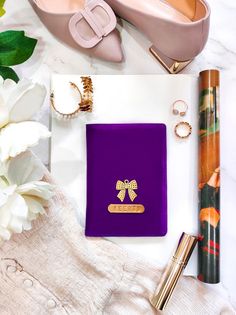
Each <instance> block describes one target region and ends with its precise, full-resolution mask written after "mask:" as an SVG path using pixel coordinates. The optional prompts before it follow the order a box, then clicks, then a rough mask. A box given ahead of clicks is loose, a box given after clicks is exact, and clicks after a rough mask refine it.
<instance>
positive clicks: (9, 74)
mask: <svg viewBox="0 0 236 315" xmlns="http://www.w3.org/2000/svg"><path fill="white" fill-rule="evenodd" d="M0 76H2V77H3V79H4V80H6V79H12V80H13V81H15V82H18V81H19V78H18V75H17V74H16V73H15V71H14V70H13V69H12V68H9V67H2V66H0Z"/></svg>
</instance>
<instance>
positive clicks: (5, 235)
mask: <svg viewBox="0 0 236 315" xmlns="http://www.w3.org/2000/svg"><path fill="white" fill-rule="evenodd" d="M11 235H12V233H11V231H9V230H8V229H6V228H4V227H2V226H1V225H0V240H1V239H2V240H4V241H9V240H10V238H11Z"/></svg>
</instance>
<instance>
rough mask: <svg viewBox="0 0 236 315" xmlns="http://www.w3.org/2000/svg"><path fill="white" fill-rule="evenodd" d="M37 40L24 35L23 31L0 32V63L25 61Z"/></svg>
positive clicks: (10, 63)
mask: <svg viewBox="0 0 236 315" xmlns="http://www.w3.org/2000/svg"><path fill="white" fill-rule="evenodd" d="M36 44H37V40H36V39H34V38H30V37H27V36H25V32H24V31H5V32H2V33H0V65H1V66H14V65H18V64H20V63H23V62H25V61H26V60H27V59H29V58H30V56H31V55H32V54H33V52H34V48H35V46H36Z"/></svg>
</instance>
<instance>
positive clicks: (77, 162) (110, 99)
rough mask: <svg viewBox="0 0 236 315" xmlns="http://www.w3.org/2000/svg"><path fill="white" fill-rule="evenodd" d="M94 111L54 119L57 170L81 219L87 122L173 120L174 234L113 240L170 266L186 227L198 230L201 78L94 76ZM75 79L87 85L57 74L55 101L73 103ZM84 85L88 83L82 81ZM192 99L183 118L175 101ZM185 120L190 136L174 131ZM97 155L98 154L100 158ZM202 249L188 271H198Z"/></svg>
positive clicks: (54, 172)
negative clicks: (175, 110) (181, 136)
mask: <svg viewBox="0 0 236 315" xmlns="http://www.w3.org/2000/svg"><path fill="white" fill-rule="evenodd" d="M92 79H93V83H94V111H93V113H92V114H82V115H81V116H79V117H78V118H76V119H74V120H71V121H66V122H64V121H58V120H57V119H56V118H52V145H51V171H52V175H53V176H54V177H55V179H56V180H57V182H58V183H59V184H60V185H61V186H62V188H63V189H64V190H65V191H66V192H67V194H68V195H69V196H70V197H71V199H72V200H73V201H74V203H75V204H76V206H77V208H78V218H79V222H80V224H82V225H83V226H84V223H85V213H86V136H85V125H86V123H134V122H140V123H145V122H146V123H147V122H155V123H157V122H160V123H165V124H166V125H167V135H168V136H167V137H168V164H167V165H168V234H167V235H166V237H164V238H112V241H114V242H116V243H117V244H119V245H121V246H123V247H124V248H126V249H128V250H132V251H134V252H136V253H138V254H140V255H143V256H145V257H146V258H147V259H149V260H152V261H155V262H156V263H158V264H159V265H161V266H164V265H165V264H166V263H167V261H168V259H169V258H170V255H171V254H172V253H173V251H174V250H175V247H176V245H177V242H178V239H179V237H180V235H181V233H182V232H183V231H185V232H187V233H193V234H197V230H198V228H197V226H198V202H197V178H198V172H197V160H198V159H197V142H198V137H197V133H198V126H197V121H198V119H197V113H198V78H197V77H196V76H190V75H176V76H175V75H145V76H144V75H135V76H133V75H127V76H126V75H121V76H117V75H114V76H110V75H104V76H92ZM69 81H72V82H75V83H77V84H78V85H79V86H81V82H80V81H81V80H80V76H75V75H68V76H67V75H53V77H52V90H53V91H54V94H55V103H56V104H60V106H65V108H68V107H73V106H74V104H75V95H74V94H73V93H72V92H71V90H70V86H69ZM81 87H82V86H81ZM177 99H182V100H184V101H185V102H187V104H188V106H189V110H188V112H187V115H186V116H185V117H183V118H182V119H181V118H180V117H176V116H174V115H173V114H172V103H173V102H174V101H176V100H177ZM181 120H185V121H188V122H189V123H190V124H191V125H192V127H193V133H192V135H191V136H190V138H189V139H188V140H179V139H177V138H176V137H175V135H174V126H175V125H176V123H177V122H179V121H181ZM94 158H95V159H96V156H95V157H94ZM196 266H197V251H195V252H194V254H193V256H192V258H191V260H190V263H189V265H188V267H187V269H186V272H185V274H188V275H196V272H197V271H196Z"/></svg>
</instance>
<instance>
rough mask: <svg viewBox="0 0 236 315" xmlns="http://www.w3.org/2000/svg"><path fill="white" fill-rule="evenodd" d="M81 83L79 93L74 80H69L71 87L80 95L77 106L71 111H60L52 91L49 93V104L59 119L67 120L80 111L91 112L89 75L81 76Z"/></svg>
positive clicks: (91, 88) (91, 94)
mask: <svg viewBox="0 0 236 315" xmlns="http://www.w3.org/2000/svg"><path fill="white" fill-rule="evenodd" d="M81 81H82V84H83V94H82V93H81V91H80V89H79V87H78V86H77V85H76V84H75V83H74V82H69V84H70V86H71V88H73V89H74V90H76V91H77V92H78V93H79V95H80V99H81V101H80V103H79V104H78V108H76V110H75V111H73V112H71V113H62V112H61V111H59V110H58V109H57V108H56V105H55V101H54V98H55V96H54V92H52V93H51V95H50V101H51V106H52V108H53V110H54V112H55V113H56V116H57V117H58V118H59V119H64V120H69V119H73V118H76V117H77V116H78V114H79V113H80V112H92V110H93V82H92V79H91V78H90V77H81Z"/></svg>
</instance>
